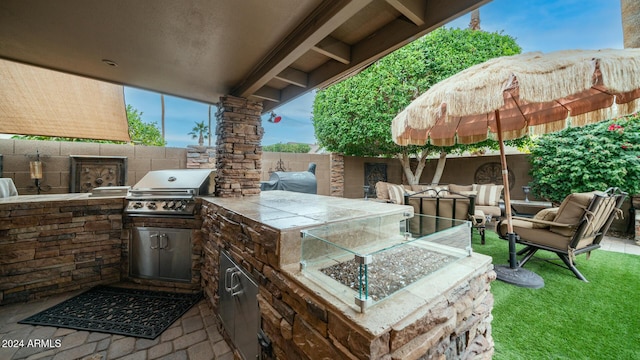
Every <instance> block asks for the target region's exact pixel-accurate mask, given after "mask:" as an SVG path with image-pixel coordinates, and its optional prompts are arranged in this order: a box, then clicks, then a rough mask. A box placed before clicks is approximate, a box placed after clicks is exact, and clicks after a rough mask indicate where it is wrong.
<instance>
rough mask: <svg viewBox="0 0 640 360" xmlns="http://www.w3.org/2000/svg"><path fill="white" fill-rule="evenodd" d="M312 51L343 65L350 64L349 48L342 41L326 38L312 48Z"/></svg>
mask: <svg viewBox="0 0 640 360" xmlns="http://www.w3.org/2000/svg"><path fill="white" fill-rule="evenodd" d="M312 49H313V51H315V52H317V53H320V54H322V55H325V56H328V57H330V58H332V59H334V60H336V61H339V62H341V63H343V64H348V63H350V62H351V47H350V46H349V45H348V44H345V43H343V42H342V41H340V40H338V39H335V38H332V37H331V36H327V37H326V38H324V39H323V40H322V41H320V42H319V43H318V44H316V45H315V46H314V47H313V48H312Z"/></svg>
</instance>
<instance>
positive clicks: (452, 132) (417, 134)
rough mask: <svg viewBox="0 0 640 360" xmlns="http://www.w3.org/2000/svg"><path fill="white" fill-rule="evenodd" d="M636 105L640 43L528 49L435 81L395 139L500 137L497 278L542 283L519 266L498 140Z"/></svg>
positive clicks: (399, 122)
mask: <svg viewBox="0 0 640 360" xmlns="http://www.w3.org/2000/svg"><path fill="white" fill-rule="evenodd" d="M638 109H640V49H625V50H584V51H583V50H568V51H558V52H553V53H548V54H542V53H538V52H536V53H526V54H521V55H514V56H505V57H500V58H495V59H491V60H488V61H486V62H484V63H482V64H478V65H475V66H472V67H470V68H468V69H466V70H464V71H461V72H460V73H458V74H456V75H454V76H451V77H450V78H448V79H445V80H443V81H441V82H439V83H438V84H436V85H434V86H432V87H431V88H430V89H429V90H428V91H427V92H425V93H424V94H422V95H421V96H420V97H418V98H417V99H416V100H414V101H413V102H412V103H411V104H410V105H409V106H407V108H406V109H404V110H403V111H402V112H401V113H400V114H398V115H397V116H396V118H395V119H394V120H393V123H392V125H391V126H392V135H393V139H394V141H395V142H396V143H397V144H399V145H411V144H413V145H423V144H425V143H426V142H427V141H429V142H430V143H431V144H433V145H437V146H451V145H453V144H455V143H456V142H457V143H461V144H473V143H477V142H480V141H483V140H485V139H487V138H488V137H489V136H495V137H496V139H497V140H498V141H499V143H500V158H501V163H502V176H503V182H504V200H505V207H506V214H505V215H506V220H507V229H508V234H509V255H510V256H509V263H510V264H509V266H508V267H496V272H497V273H498V278H499V279H501V280H505V281H507V282H510V283H514V284H516V285H521V286H529V287H541V286H542V285H543V284H544V283H543V282H542V283H538V281H541V279H537V278H536V276H535V274H532V273H530V272H527V271H526V270H525V269H522V268H520V267H518V266H517V263H516V253H515V234H514V233H513V226H512V223H511V202H510V195H509V179H508V171H507V163H506V157H505V152H504V142H503V140H510V139H517V138H520V137H522V136H525V135H527V134H543V133H549V132H553V131H557V130H561V129H563V128H565V127H567V126H582V125H585V124H589V123H595V122H598V121H601V120H605V119H609V118H612V117H614V116H616V115H626V114H630V113H633V112H635V111H638Z"/></svg>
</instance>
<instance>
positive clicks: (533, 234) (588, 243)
mask: <svg viewBox="0 0 640 360" xmlns="http://www.w3.org/2000/svg"><path fill="white" fill-rule="evenodd" d="M626 195H627V194H626V193H624V192H622V191H620V190H619V189H618V188H609V189H608V190H607V191H605V192H601V191H594V192H587V193H574V194H571V195H569V196H567V197H566V198H565V199H564V201H562V204H561V205H560V207H557V208H551V209H544V210H541V211H539V212H538V213H537V214H536V215H535V216H534V217H533V218H523V217H517V216H516V217H513V221H512V224H513V231H514V232H515V233H516V241H517V242H518V243H520V244H523V245H525V248H524V249H522V250H520V251H519V252H518V253H517V254H518V255H522V259H521V260H520V262H519V263H520V266H524V265H525V264H526V263H527V262H528V261H529V260H530V259H531V258H532V257H533V255H534V254H535V253H536V252H537V251H538V250H547V251H551V252H554V253H556V254H557V255H558V257H560V259H561V260H562V261H563V262H564V264H565V265H566V267H567V268H568V269H569V270H571V271H572V272H573V273H574V275H575V276H576V277H577V278H578V279H580V280H583V281H587V279H586V278H585V277H584V276H583V275H582V273H580V271H579V270H578V269H577V268H576V266H575V258H576V256H577V255H580V254H583V253H586V254H587V260H588V259H589V255H590V254H591V251H593V250H596V249H598V248H599V247H600V241H601V240H602V238H603V237H604V235H605V234H606V233H607V230H609V227H610V226H611V222H612V221H613V220H614V218H617V217H622V215H623V214H622V210H620V207H621V206H622V202H623V201H624V199H625V197H626ZM506 225H507V224H506V220H502V221H500V222H499V223H498V226H497V228H496V229H497V231H498V234H499V235H500V237H501V238H503V239H507V226H506Z"/></svg>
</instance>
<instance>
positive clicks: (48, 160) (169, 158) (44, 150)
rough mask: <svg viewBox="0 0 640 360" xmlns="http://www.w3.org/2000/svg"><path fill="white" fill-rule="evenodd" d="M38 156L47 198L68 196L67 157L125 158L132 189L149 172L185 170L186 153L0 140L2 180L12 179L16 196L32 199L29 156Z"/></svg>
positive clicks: (86, 144) (166, 149)
mask: <svg viewBox="0 0 640 360" xmlns="http://www.w3.org/2000/svg"><path fill="white" fill-rule="evenodd" d="M36 151H38V152H39V153H40V156H41V160H42V163H43V179H42V184H43V185H48V186H50V187H51V190H49V191H47V192H46V193H47V194H64V193H68V192H69V181H70V176H69V171H70V166H71V160H70V156H71V155H86V156H126V157H127V183H126V184H125V185H133V184H135V183H136V182H138V181H139V180H140V179H141V178H142V177H143V176H144V175H145V174H146V173H147V172H148V171H150V170H162V169H184V168H186V161H187V156H186V154H187V150H186V149H181V148H167V147H159V146H141V145H128V144H126V145H117V144H99V143H81V142H59V141H35V140H14V139H0V154H2V161H3V171H2V175H1V176H2V177H8V178H12V179H13V182H14V183H15V185H16V188H17V189H18V193H19V194H20V195H33V194H35V191H34V189H33V188H30V186H32V185H33V184H34V182H33V180H32V179H31V178H30V176H29V161H30V160H33V159H32V158H31V157H30V156H32V155H33V156H35V154H36Z"/></svg>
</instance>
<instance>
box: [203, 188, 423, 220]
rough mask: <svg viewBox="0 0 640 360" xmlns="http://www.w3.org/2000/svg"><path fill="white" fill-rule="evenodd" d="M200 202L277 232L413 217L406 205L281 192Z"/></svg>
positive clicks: (209, 198)
mask: <svg viewBox="0 0 640 360" xmlns="http://www.w3.org/2000/svg"><path fill="white" fill-rule="evenodd" d="M203 200H205V201H208V202H210V203H213V204H215V205H219V206H221V207H224V208H225V209H228V210H231V211H233V212H235V213H237V214H239V215H242V216H245V217H247V218H249V219H252V220H255V221H258V222H260V223H262V224H265V225H267V226H270V227H273V228H275V229H279V230H292V229H296V228H305V227H312V226H317V225H322V224H326V223H329V222H333V221H343V220H348V219H357V218H363V217H370V216H381V215H388V214H398V213H403V212H410V213H413V208H412V207H411V206H406V205H394V204H386V203H380V202H375V201H368V200H364V199H348V198H341V197H332V196H325V195H315V194H305V193H297V192H290V191H282V190H273V191H263V192H261V193H260V194H259V195H254V196H245V197H242V198H218V197H203Z"/></svg>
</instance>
